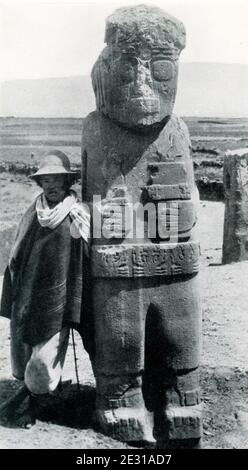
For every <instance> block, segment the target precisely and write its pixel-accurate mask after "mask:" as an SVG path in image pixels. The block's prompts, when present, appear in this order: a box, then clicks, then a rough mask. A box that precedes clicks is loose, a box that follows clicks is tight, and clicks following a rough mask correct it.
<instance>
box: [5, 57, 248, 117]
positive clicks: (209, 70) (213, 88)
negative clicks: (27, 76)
mask: <svg viewBox="0 0 248 470" xmlns="http://www.w3.org/2000/svg"><path fill="white" fill-rule="evenodd" d="M247 83H248V65H242V64H215V63H181V64H180V73H179V83H178V94H177V100H176V106H175V112H176V113H178V114H179V115H184V116H218V117H248V87H247ZM1 95H2V98H1V109H0V115H2V116H20V117H27V116H28V117H84V116H85V115H86V114H88V113H89V112H90V111H93V110H94V109H95V99H94V94H93V90H92V86H91V80H90V77H88V76H74V77H64V78H48V79H40V80H13V81H7V82H4V83H3V84H2V90H1Z"/></svg>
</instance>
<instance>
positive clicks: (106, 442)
mask: <svg viewBox="0 0 248 470" xmlns="http://www.w3.org/2000/svg"><path fill="white" fill-rule="evenodd" d="M12 179H13V181H12V182H10V181H7V180H6V179H5V180H4V178H3V179H2V180H1V183H2V184H1V189H2V194H1V196H2V202H3V224H2V226H1V227H2V228H1V230H10V232H8V233H9V235H8V236H6V237H7V238H6V239H5V241H4V243H3V242H2V245H1V250H3V248H4V247H5V248H6V246H7V245H6V242H8V243H9V242H10V239H11V236H12V235H11V227H13V225H14V224H15V222H16V221H17V220H18V217H19V216H20V213H21V211H23V207H24V206H26V204H27V203H28V202H29V200H30V199H32V197H33V195H34V194H35V193H36V192H37V188H36V187H35V186H32V185H30V182H29V181H28V180H25V184H23V180H22V181H18V179H16V178H12ZM11 185H12V186H11ZM13 188H14V191H13ZM13 194H14V195H15V197H14V196H13ZM16 194H17V195H18V197H17V196H16ZM15 203H16V204H15ZM223 214H224V205H223V204H222V203H220V202H204V201H202V202H201V205H200V211H199V224H198V225H199V232H200V233H199V238H200V239H201V245H202V269H201V289H202V303H203V352H202V361H201V386H202V398H203V402H204V439H203V448H207V449H230V448H235V449H248V393H247V392H248V361H247V358H248V341H247V337H248V310H247V305H248V289H247V279H248V262H242V263H234V264H230V265H226V266H223V265H221V245H222V230H223ZM2 253H3V251H2ZM3 256H4V253H3ZM2 259H3V258H2ZM0 329H1V342H0V399H1V402H2V401H3V400H5V399H7V398H8V397H11V396H12V395H13V393H14V391H15V390H16V389H17V388H18V387H19V386H20V385H19V383H18V382H17V381H15V380H13V379H12V377H11V371H10V360H9V323H8V320H6V319H0ZM76 343H77V356H78V359H79V361H78V366H79V378H80V387H79V388H78V387H77V384H76V377H75V369H74V359H73V351H72V344H70V347H69V351H68V355H67V359H66V364H65V370H64V377H63V380H64V381H65V385H64V389H63V392H62V394H61V396H57V397H54V398H53V399H52V400H51V402H49V404H48V405H49V411H48V412H47V411H45V410H44V415H41V417H40V420H39V421H37V423H36V424H35V426H34V427H33V428H32V429H30V430H24V429H21V428H18V427H17V426H16V425H15V423H13V422H12V423H5V424H4V423H2V424H1V426H0V448H2V449H6V448H10V449H19V448H22V449H26V448H33V449H40V448H42V449H51V448H52V449H62V448H71V449H96V448H97V449H114V448H116V449H123V448H129V446H128V445H127V444H124V443H121V442H119V441H116V440H113V439H111V438H109V437H108V436H104V435H103V434H102V433H100V431H99V429H97V428H96V427H95V425H94V424H93V422H92V411H93V408H94V395H95V388H94V385H95V384H94V378H93V374H92V369H91V365H90V363H89V360H88V357H87V354H86V353H85V351H84V350H83V347H82V344H81V342H80V340H79V338H78V337H76ZM69 380H71V382H67V381H69Z"/></svg>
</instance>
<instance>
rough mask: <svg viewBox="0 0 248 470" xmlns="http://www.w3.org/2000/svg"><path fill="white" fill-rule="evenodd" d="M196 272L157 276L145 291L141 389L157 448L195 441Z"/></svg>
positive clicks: (198, 432)
mask: <svg viewBox="0 0 248 470" xmlns="http://www.w3.org/2000/svg"><path fill="white" fill-rule="evenodd" d="M197 277H198V276H197V275H187V276H185V275H184V276H180V277H179V276H177V277H173V278H167V281H166V280H163V281H158V280H157V286H154V287H153V289H151V293H150V299H151V303H150V306H149V308H148V314H147V319H146V342H145V350H146V352H145V373H144V380H143V392H144V398H145V403H146V406H147V408H148V409H149V410H151V411H153V412H154V437H155V438H156V440H157V446H158V447H159V448H166V447H167V448H177V447H179V448H187V447H190V448H197V447H199V445H200V438H201V435H202V417H201V414H202V409H201V406H202V405H201V403H200V394H199V377H198V364H199V351H200V325H201V315H200V303H199V294H198V292H199V290H198V285H197V284H198V279H197ZM159 282H160V285H159Z"/></svg>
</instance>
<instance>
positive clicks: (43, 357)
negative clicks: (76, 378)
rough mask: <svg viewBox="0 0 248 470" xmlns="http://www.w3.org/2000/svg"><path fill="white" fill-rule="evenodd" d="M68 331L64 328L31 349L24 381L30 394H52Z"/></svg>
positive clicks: (58, 374)
mask: <svg viewBox="0 0 248 470" xmlns="http://www.w3.org/2000/svg"><path fill="white" fill-rule="evenodd" d="M69 333H70V329H69V328H68V327H64V328H63V329H62V330H61V331H60V332H59V333H57V334H55V335H54V336H52V338H50V339H49V340H47V341H43V342H42V343H40V344H37V345H36V346H34V347H33V348H32V354H31V357H30V359H29V361H28V363H27V367H26V370H25V376H24V381H25V384H26V386H27V387H28V389H29V390H30V392H31V393H32V394H34V395H42V394H46V393H50V392H53V391H54V390H55V389H56V388H57V386H58V384H59V381H60V379H61V376H62V370H63V365H64V361H65V356H66V351H67V347H68V341H69Z"/></svg>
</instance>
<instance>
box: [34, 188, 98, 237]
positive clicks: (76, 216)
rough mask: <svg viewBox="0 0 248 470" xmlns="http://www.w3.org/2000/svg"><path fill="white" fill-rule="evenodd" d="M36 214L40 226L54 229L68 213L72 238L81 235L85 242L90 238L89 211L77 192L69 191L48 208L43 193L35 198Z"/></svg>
mask: <svg viewBox="0 0 248 470" xmlns="http://www.w3.org/2000/svg"><path fill="white" fill-rule="evenodd" d="M35 209H36V214H37V219H38V222H39V224H40V225H41V226H42V227H47V228H50V229H51V230H54V229H55V228H56V227H58V225H60V224H61V222H63V220H64V219H65V218H66V217H67V215H70V217H71V219H72V224H71V227H70V231H71V235H72V236H73V237H74V238H80V237H82V238H83V239H84V240H85V241H86V242H88V241H89V238H90V211H89V208H88V206H87V205H86V204H83V203H80V202H79V200H78V198H77V194H76V193H75V192H74V191H70V194H69V196H67V197H65V199H64V200H63V201H61V202H59V203H58V204H57V205H56V206H55V207H53V208H52V209H50V207H49V205H48V202H47V199H46V197H45V195H44V193H42V194H40V195H39V196H38V198H37V200H36V205H35Z"/></svg>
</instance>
